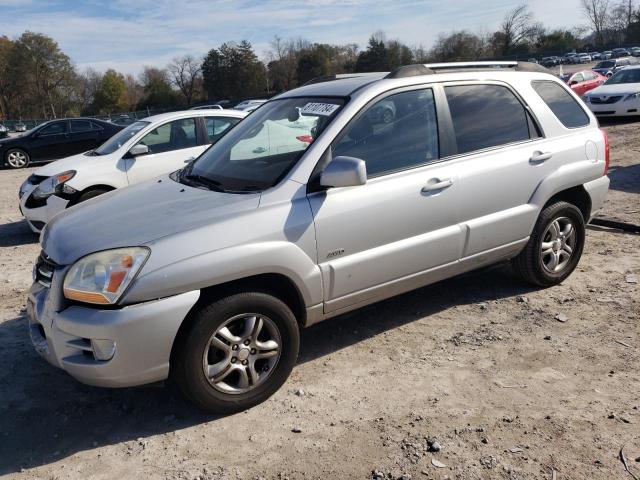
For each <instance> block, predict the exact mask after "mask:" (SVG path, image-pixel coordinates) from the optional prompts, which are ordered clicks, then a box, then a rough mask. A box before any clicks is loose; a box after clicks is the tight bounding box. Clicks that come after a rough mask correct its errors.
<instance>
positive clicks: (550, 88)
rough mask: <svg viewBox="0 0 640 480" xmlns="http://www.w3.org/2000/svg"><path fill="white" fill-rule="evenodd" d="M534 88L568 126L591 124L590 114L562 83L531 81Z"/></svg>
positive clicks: (575, 126)
mask: <svg viewBox="0 0 640 480" xmlns="http://www.w3.org/2000/svg"><path fill="white" fill-rule="evenodd" d="M531 86H532V87H533V89H534V90H535V91H536V92H537V93H538V95H540V97H541V98H542V100H544V103H546V104H547V106H548V107H549V108H550V109H551V111H552V112H553V113H554V115H555V116H556V117H558V120H560V122H561V123H562V124H563V125H564V126H565V127H567V128H577V127H584V126H585V125H589V116H588V115H587V114H586V112H585V111H584V110H583V109H582V107H581V106H580V104H579V103H578V102H577V101H576V99H575V98H573V97H572V96H571V94H570V93H569V92H567V91H566V90H565V89H564V88H563V87H562V86H561V85H558V84H557V83H556V82H551V81H548V80H540V81H535V82H531Z"/></svg>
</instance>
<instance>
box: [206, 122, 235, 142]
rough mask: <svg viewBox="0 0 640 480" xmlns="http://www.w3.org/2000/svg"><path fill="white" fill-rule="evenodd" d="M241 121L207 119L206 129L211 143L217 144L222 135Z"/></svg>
mask: <svg viewBox="0 0 640 480" xmlns="http://www.w3.org/2000/svg"><path fill="white" fill-rule="evenodd" d="M239 121H240V119H239V118H233V117H205V119H204V122H205V127H206V129H207V136H208V137H209V143H214V142H217V141H218V140H219V139H220V137H222V135H223V134H224V133H225V132H226V131H227V130H229V129H230V128H231V127H233V126H234V125H235V124H236V123H238V122H239Z"/></svg>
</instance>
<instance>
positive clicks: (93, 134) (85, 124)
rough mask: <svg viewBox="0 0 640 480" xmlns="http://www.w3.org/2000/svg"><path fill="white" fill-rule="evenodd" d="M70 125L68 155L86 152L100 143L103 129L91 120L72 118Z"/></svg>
mask: <svg viewBox="0 0 640 480" xmlns="http://www.w3.org/2000/svg"><path fill="white" fill-rule="evenodd" d="M69 127H70V131H69V142H68V143H67V155H74V154H76V153H80V152H86V151H87V150H91V149H93V148H96V147H97V146H98V145H99V138H100V134H101V131H100V130H98V129H97V128H96V127H94V124H93V122H91V121H90V120H70V121H69Z"/></svg>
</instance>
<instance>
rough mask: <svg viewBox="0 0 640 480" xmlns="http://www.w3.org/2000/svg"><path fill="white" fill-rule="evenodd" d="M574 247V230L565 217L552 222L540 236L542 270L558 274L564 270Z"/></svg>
mask: <svg viewBox="0 0 640 480" xmlns="http://www.w3.org/2000/svg"><path fill="white" fill-rule="evenodd" d="M575 246H576V229H575V228H574V226H573V223H572V222H571V220H570V219H569V218H567V217H560V218H556V219H555V220H553V221H552V222H551V223H550V224H549V226H548V227H547V228H546V229H545V231H544V233H543V234H542V243H541V245H540V250H541V255H540V261H541V262H542V268H544V269H545V270H546V271H547V272H550V273H558V272H560V271H562V270H564V269H565V268H566V266H567V265H568V264H569V260H571V256H572V255H573V251H574V249H575Z"/></svg>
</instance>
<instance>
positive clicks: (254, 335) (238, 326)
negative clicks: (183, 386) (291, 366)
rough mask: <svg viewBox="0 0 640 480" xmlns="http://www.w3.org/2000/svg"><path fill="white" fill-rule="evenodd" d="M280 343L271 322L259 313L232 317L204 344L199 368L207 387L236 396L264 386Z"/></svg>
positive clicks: (278, 355)
mask: <svg viewBox="0 0 640 480" xmlns="http://www.w3.org/2000/svg"><path fill="white" fill-rule="evenodd" d="M281 346H282V341H281V336H280V331H279V330H278V327H277V326H276V324H275V322H274V321H273V320H271V319H270V318H268V317H266V316H264V315H259V314H254V313H251V314H242V315H236V316H234V317H232V318H230V319H229V320H227V321H226V322H224V323H223V324H222V325H221V326H220V327H219V328H218V329H217V330H216V331H215V333H214V334H213V335H211V338H210V339H209V341H208V342H207V345H206V347H205V349H204V354H203V357H202V368H203V372H204V375H205V377H206V378H207V381H208V382H209V384H210V385H211V386H212V387H213V388H215V389H216V390H219V391H221V392H224V393H230V394H240V393H246V392H248V391H250V390H253V389H254V388H256V387H257V386H258V385H260V384H262V383H264V382H265V381H266V380H267V378H268V377H269V376H270V375H271V373H272V372H273V370H274V369H275V367H276V365H277V363H278V360H279V359H280V351H281Z"/></svg>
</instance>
